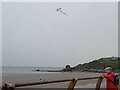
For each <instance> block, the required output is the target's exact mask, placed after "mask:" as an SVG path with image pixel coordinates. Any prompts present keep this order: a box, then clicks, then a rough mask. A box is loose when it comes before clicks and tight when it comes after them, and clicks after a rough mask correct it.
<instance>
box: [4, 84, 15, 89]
mask: <svg viewBox="0 0 120 90" xmlns="http://www.w3.org/2000/svg"><path fill="white" fill-rule="evenodd" d="M14 89H15V84H14V83H10V84H7V83H5V84H4V85H3V88H2V90H14Z"/></svg>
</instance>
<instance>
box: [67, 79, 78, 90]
mask: <svg viewBox="0 0 120 90" xmlns="http://www.w3.org/2000/svg"><path fill="white" fill-rule="evenodd" d="M76 83H77V79H76V78H73V80H72V81H71V82H70V83H69V86H68V89H67V90H74V87H75V84H76Z"/></svg>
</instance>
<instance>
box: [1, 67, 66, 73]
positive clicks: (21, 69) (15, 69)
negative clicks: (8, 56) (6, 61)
mask: <svg viewBox="0 0 120 90" xmlns="http://www.w3.org/2000/svg"><path fill="white" fill-rule="evenodd" d="M0 68H1V69H2V72H32V71H33V70H37V69H39V70H62V69H63V68H64V67H35V66H2V67H0Z"/></svg>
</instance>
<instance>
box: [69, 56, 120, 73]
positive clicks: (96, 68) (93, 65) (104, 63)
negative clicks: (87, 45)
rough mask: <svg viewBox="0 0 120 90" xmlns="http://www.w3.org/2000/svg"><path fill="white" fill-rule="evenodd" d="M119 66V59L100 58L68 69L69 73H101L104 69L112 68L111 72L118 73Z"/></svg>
mask: <svg viewBox="0 0 120 90" xmlns="http://www.w3.org/2000/svg"><path fill="white" fill-rule="evenodd" d="M119 65H120V58H117V57H110V58H100V59H98V60H93V61H91V62H89V63H84V64H79V65H77V66H75V67H72V68H71V69H69V70H70V71H90V72H103V71H104V68H105V67H112V69H113V71H116V72H118V70H120V69H118V68H119V67H118V66H119Z"/></svg>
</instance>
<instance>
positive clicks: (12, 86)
mask: <svg viewBox="0 0 120 90" xmlns="http://www.w3.org/2000/svg"><path fill="white" fill-rule="evenodd" d="M90 79H98V81H97V83H96V87H95V88H96V90H100V87H101V83H102V80H103V78H102V77H101V76H100V77H89V78H78V79H77V78H73V79H64V80H54V81H43V82H42V81H38V82H32V83H19V84H15V83H9V84H7V83H5V84H3V85H2V86H1V89H2V90H8V89H11V90H14V89H15V88H17V87H25V86H33V85H43V84H52V83H60V82H70V83H69V85H68V87H67V90H74V87H75V85H76V83H77V81H79V80H90Z"/></svg>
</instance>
